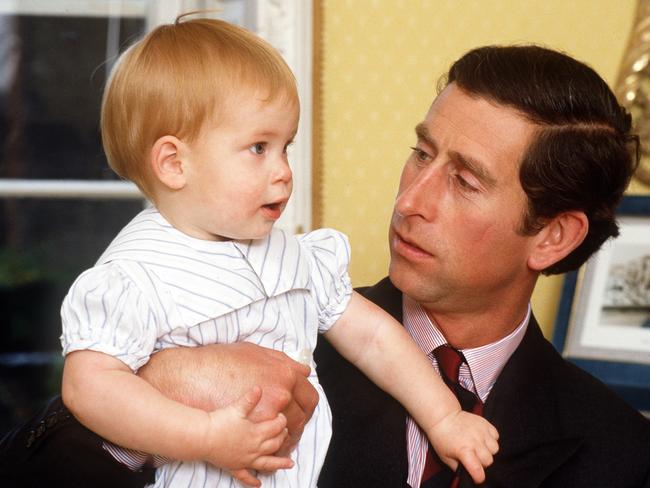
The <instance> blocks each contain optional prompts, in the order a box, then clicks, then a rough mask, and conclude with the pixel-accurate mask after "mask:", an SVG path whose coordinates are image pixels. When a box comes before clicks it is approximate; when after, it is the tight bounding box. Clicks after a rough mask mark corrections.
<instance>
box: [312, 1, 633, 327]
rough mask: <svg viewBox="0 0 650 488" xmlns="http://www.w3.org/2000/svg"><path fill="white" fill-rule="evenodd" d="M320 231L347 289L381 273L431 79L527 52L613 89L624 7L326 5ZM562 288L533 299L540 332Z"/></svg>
mask: <svg viewBox="0 0 650 488" xmlns="http://www.w3.org/2000/svg"><path fill="white" fill-rule="evenodd" d="M320 3H321V8H322V10H321V22H322V54H321V55H322V73H321V82H322V87H321V88H322V91H321V104H322V114H321V115H322V118H321V123H322V127H321V129H322V130H321V135H320V137H321V142H322V147H321V150H322V153H321V154H322V201H321V207H322V208H321V209H322V213H321V215H322V221H321V224H322V225H323V226H330V227H335V228H337V229H340V230H341V231H343V232H345V233H347V234H348V235H349V236H350V241H351V243H352V265H351V274H352V279H353V282H354V284H355V285H362V284H371V283H374V282H375V281H376V280H378V279H379V278H381V277H383V276H384V275H385V273H386V270H387V264H388V251H387V239H386V234H387V229H388V221H389V217H390V212H391V208H392V201H393V197H394V195H395V191H396V188H397V183H398V179H399V174H400V170H401V166H402V164H403V162H404V160H405V158H406V156H407V154H408V146H409V145H411V144H412V143H413V142H414V137H413V127H414V126H415V124H416V123H417V122H419V121H420V119H421V118H422V117H423V116H424V114H425V112H426V110H427V109H428V106H429V104H430V103H431V101H432V99H433V97H434V94H435V85H436V81H437V79H438V77H439V76H440V75H441V74H442V73H444V71H445V70H446V68H447V67H448V66H449V64H450V63H451V62H452V61H453V60H455V59H456V58H458V57H459V56H460V55H461V54H462V53H464V52H465V51H467V50H468V49H471V48H472V47H476V46H479V45H483V44H494V43H522V42H535V43H539V44H544V45H547V46H550V47H554V48H557V49H561V50H564V51H566V52H568V53H570V54H572V55H574V56H575V57H577V58H578V59H581V60H583V61H586V62H587V63H589V64H591V65H592V66H593V67H594V68H595V69H596V70H597V71H599V72H600V73H601V74H602V75H603V77H604V78H605V79H606V80H607V81H608V82H609V83H610V84H613V83H614V82H615V81H616V76H617V70H618V64H619V62H620V60H621V58H622V55H623V51H624V49H625V46H626V42H627V37H628V32H629V29H630V27H631V24H632V21H633V17H634V10H635V2H634V0H616V1H612V0H573V1H570V2H567V1H566V0H544V1H543V2H542V1H537V0H457V1H454V0H324V1H322V2H320ZM560 286H561V278H550V279H549V278H545V279H543V280H542V281H541V282H540V283H539V285H538V287H537V289H536V291H535V295H534V297H533V305H534V308H535V311H536V315H537V318H538V319H539V321H540V323H541V324H542V327H543V328H544V329H545V331H546V333H547V334H548V332H549V331H550V329H551V327H552V323H553V320H554V316H555V313H556V307H557V301H558V297H559V294H560Z"/></svg>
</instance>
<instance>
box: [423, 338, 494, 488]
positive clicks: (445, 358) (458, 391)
mask: <svg viewBox="0 0 650 488" xmlns="http://www.w3.org/2000/svg"><path fill="white" fill-rule="evenodd" d="M433 355H434V356H435V358H436V361H438V368H439V369H440V376H441V377H442V379H443V381H444V382H445V384H446V385H447V386H448V387H449V389H450V390H451V391H453V392H454V394H455V395H456V398H458V402H459V403H460V406H461V408H462V409H463V410H465V411H467V412H472V413H475V414H476V415H482V414H483V403H482V402H481V400H479V399H478V397H477V396H476V395H475V394H474V393H472V392H471V391H468V390H466V389H465V388H463V387H462V386H461V384H460V383H459V381H458V373H459V372H460V366H461V364H463V363H464V362H466V361H465V356H463V353H462V352H460V351H458V350H457V349H454V348H453V347H451V346H450V345H449V344H445V345H444V346H439V347H437V348H435V349H434V351H433ZM459 483H460V478H459V476H458V474H455V473H453V472H452V471H451V469H449V467H447V465H445V464H444V463H443V462H442V461H440V459H439V458H438V455H437V454H436V453H435V451H434V450H433V448H432V447H431V445H429V450H428V451H427V457H426V461H425V464H424V473H423V474H422V484H421V485H420V487H421V488H457V487H458V484H459Z"/></svg>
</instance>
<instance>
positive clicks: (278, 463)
mask: <svg viewBox="0 0 650 488" xmlns="http://www.w3.org/2000/svg"><path fill="white" fill-rule="evenodd" d="M293 464H294V463H293V461H292V460H291V458H288V457H278V456H260V457H258V458H257V459H256V460H255V461H253V463H252V464H251V468H253V469H256V470H257V471H265V472H271V471H277V470H278V469H289V468H293Z"/></svg>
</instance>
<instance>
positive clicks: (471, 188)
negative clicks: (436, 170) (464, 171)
mask: <svg viewBox="0 0 650 488" xmlns="http://www.w3.org/2000/svg"><path fill="white" fill-rule="evenodd" d="M454 179H455V180H456V183H457V184H458V186H460V187H461V188H462V189H463V190H465V191H469V192H476V191H478V188H476V187H475V186H474V185H472V184H471V183H469V182H468V181H467V180H466V179H465V178H463V177H462V176H461V175H459V174H457V175H454Z"/></svg>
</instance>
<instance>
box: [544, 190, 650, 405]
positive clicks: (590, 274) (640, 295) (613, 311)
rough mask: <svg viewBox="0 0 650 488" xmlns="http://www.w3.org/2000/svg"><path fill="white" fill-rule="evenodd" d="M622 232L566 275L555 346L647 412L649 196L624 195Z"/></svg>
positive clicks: (649, 384)
mask: <svg viewBox="0 0 650 488" xmlns="http://www.w3.org/2000/svg"><path fill="white" fill-rule="evenodd" d="M617 213H618V222H619V227H620V235H619V236H618V237H617V238H616V239H610V240H609V241H607V242H606V243H605V244H604V245H603V246H602V248H601V249H600V250H599V251H598V252H597V253H596V254H594V255H593V256H592V257H591V258H590V259H589V261H587V263H585V264H584V265H583V266H582V267H581V269H580V270H579V271H578V272H571V273H568V274H567V275H566V278H565V282H564V288H563V290H562V297H561V300H560V306H559V310H558V316H557V320H556V323H555V329H554V335H553V344H554V345H555V347H556V348H557V349H558V351H560V352H561V353H562V355H563V356H564V357H565V358H567V359H568V360H570V361H571V362H573V363H575V364H577V365H578V366H580V367H581V368H582V369H584V370H586V371H588V372H589V373H591V374H593V375H594V376H596V377H597V378H599V379H600V380H602V381H603V382H605V383H606V384H608V385H609V386H610V387H611V388H612V389H614V390H616V391H617V392H618V393H619V394H621V395H622V396H623V397H624V398H625V399H626V400H627V401H628V402H630V403H631V404H632V405H633V406H635V407H637V408H638V409H640V410H643V411H646V412H647V411H650V197H646V196H628V197H624V198H623V201H622V202H621V205H620V206H619V208H618V211H617Z"/></svg>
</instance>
